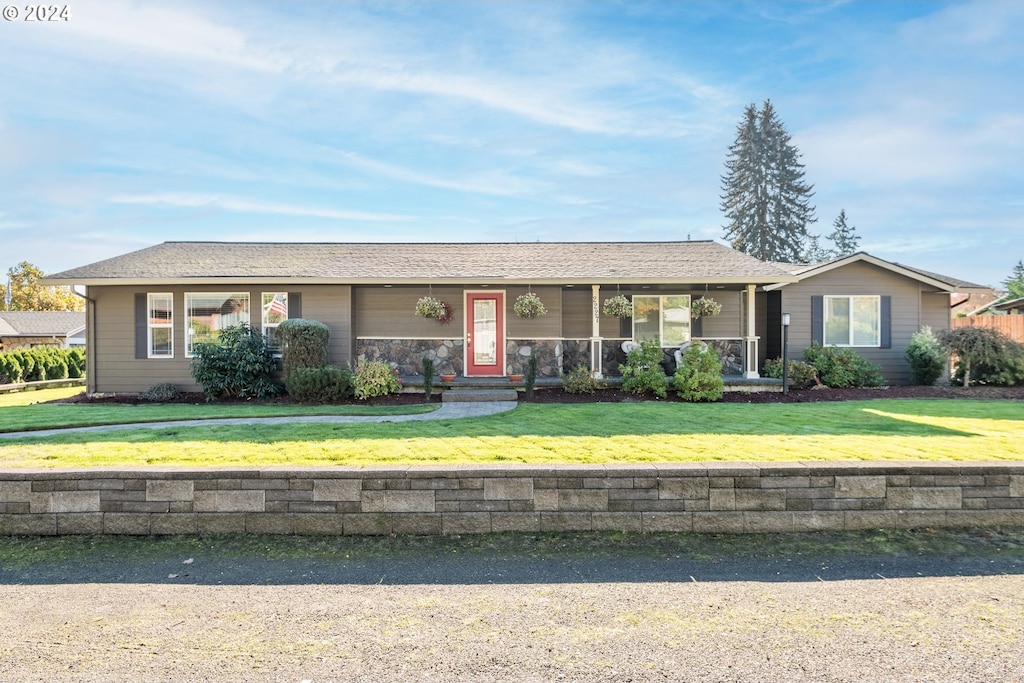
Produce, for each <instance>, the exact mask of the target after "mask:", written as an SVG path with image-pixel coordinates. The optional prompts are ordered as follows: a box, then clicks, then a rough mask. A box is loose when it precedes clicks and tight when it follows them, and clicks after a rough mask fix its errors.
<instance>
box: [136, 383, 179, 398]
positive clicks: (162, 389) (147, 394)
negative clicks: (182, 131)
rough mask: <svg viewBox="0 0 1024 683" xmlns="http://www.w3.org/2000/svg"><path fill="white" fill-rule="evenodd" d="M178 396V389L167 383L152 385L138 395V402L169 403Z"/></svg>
mask: <svg viewBox="0 0 1024 683" xmlns="http://www.w3.org/2000/svg"><path fill="white" fill-rule="evenodd" d="M180 395H181V394H180V392H179V391H178V387H176V386H174V385H173V384H171V383H169V382H162V383H161V384H154V385H153V386H151V387H150V388H149V389H146V390H145V391H143V392H142V393H141V394H139V400H140V401H146V402H147V403H170V402H171V401H173V400H175V399H177V398H178V396H180Z"/></svg>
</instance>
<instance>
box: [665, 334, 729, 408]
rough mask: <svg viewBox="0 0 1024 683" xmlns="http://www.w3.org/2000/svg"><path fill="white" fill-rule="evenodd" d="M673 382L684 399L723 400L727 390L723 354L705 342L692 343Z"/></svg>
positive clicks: (684, 354) (680, 396)
mask: <svg viewBox="0 0 1024 683" xmlns="http://www.w3.org/2000/svg"><path fill="white" fill-rule="evenodd" d="M672 382H673V385H674V386H675V389H676V392H677V393H678V394H679V398H681V399H683V400H684V401H694V402H696V401H719V400H721V399H722V394H723V393H724V390H725V380H723V379H722V358H721V356H719V355H718V352H717V351H715V350H714V349H713V348H711V347H710V346H708V345H707V344H705V343H703V342H701V343H693V344H690V347H689V348H688V349H686V351H685V352H684V353H683V364H682V365H681V366H680V367H679V368H677V369H676V374H675V377H673V379H672Z"/></svg>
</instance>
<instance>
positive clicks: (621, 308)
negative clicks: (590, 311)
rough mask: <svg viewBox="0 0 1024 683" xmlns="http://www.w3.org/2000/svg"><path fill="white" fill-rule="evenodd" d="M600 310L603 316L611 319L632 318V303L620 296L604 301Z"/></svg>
mask: <svg viewBox="0 0 1024 683" xmlns="http://www.w3.org/2000/svg"><path fill="white" fill-rule="evenodd" d="M602 310H603V311H604V314H605V315H610V316H612V317H613V318H632V317H633V302H632V301H630V300H629V299H627V298H626V297H624V296H622V295H621V294H616V295H615V296H613V297H612V298H611V299H605V300H604V308H603V309H602Z"/></svg>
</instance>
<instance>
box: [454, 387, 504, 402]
mask: <svg viewBox="0 0 1024 683" xmlns="http://www.w3.org/2000/svg"><path fill="white" fill-rule="evenodd" d="M518 400H519V394H517V393H516V390H515V389H448V390H447V391H445V392H444V393H443V394H441V401H442V402H444V403H452V402H456V403H457V402H461V403H480V402H483V401H518Z"/></svg>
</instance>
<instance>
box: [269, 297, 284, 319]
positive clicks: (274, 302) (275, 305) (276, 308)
mask: <svg viewBox="0 0 1024 683" xmlns="http://www.w3.org/2000/svg"><path fill="white" fill-rule="evenodd" d="M267 313H276V314H277V315H279V316H281V317H282V318H287V317H288V304H287V303H285V302H284V301H281V295H280V294H277V295H275V296H274V298H273V299H271V300H270V303H268V304H267Z"/></svg>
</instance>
